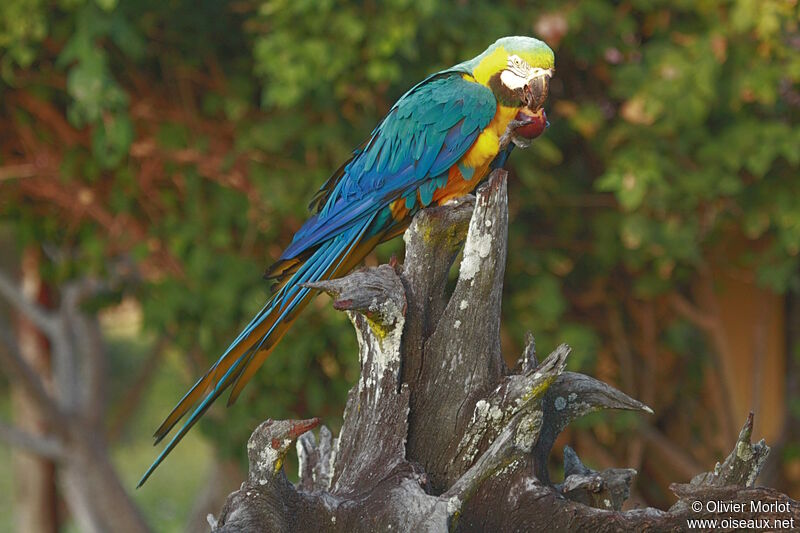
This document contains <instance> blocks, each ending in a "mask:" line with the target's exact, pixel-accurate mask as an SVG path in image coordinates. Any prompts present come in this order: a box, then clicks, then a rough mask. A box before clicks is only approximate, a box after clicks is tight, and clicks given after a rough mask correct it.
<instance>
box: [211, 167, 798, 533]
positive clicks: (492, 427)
mask: <svg viewBox="0 0 800 533" xmlns="http://www.w3.org/2000/svg"><path fill="white" fill-rule="evenodd" d="M506 230H507V198H506V173H505V172H504V171H495V172H493V173H492V175H491V176H490V178H489V180H488V182H487V183H486V184H485V185H484V186H482V187H481V188H480V189H479V190H478V193H477V198H476V199H472V198H467V199H462V200H461V201H459V202H455V203H453V204H450V205H445V206H441V207H437V208H434V209H428V210H424V211H422V212H421V213H419V214H418V215H417V216H416V217H415V219H414V222H413V223H412V224H411V226H410V227H409V229H408V231H407V232H406V234H405V236H404V240H405V242H406V252H407V253H406V261H405V264H404V265H403V266H402V268H401V269H397V270H399V271H400V274H398V273H397V272H396V270H395V269H394V268H392V267H391V266H388V265H382V266H380V267H377V268H367V269H363V270H360V271H357V272H354V273H352V274H350V275H348V276H346V277H344V278H341V279H338V280H329V281H324V282H318V283H313V284H309V285H308V286H309V287H312V288H314V289H318V290H322V291H326V292H328V293H329V294H331V295H332V296H333V298H334V307H335V308H336V309H339V310H342V311H345V312H347V314H348V316H349V318H350V320H351V322H352V323H353V326H354V328H355V330H356V336H357V339H358V346H359V361H360V364H361V376H360V378H359V381H358V384H357V385H356V386H354V387H353V388H352V389H351V391H350V394H349V395H348V399H347V405H346V408H345V413H344V423H343V426H342V430H341V432H340V434H339V437H338V438H336V439H334V438H333V437H332V435H331V433H330V431H328V430H327V428H325V427H322V428H320V430H319V437H318V438H315V437H314V435H313V434H312V433H311V432H308V433H305V434H303V435H299V433H301V432H302V430H307V429H308V428H310V427H311V426H312V425H313V424H314V423H315V421H314V420H311V421H270V422H269V423H265V424H262V425H261V426H259V428H258V429H257V430H256V431H255V432H254V434H253V438H252V439H251V442H250V444H249V446H248V449H249V453H250V459H251V467H250V476H249V477H248V480H247V481H245V483H243V485H242V487H241V489H240V490H239V491H236V492H234V493H233V494H231V495H230V496H229V498H228V501H227V503H226V505H225V507H224V508H223V511H222V513H221V515H220V518H219V520H214V519H213V517H212V518H211V519H210V523H211V524H212V527H213V528H214V531H228V532H230V531H256V530H258V531H301V532H302V531H308V532H313V533H321V532H334V531H347V532H372V531H415V532H416V531H425V532H445V531H464V532H470V531H525V530H547V531H576V530H579V531H588V530H591V531H594V530H597V531H621V530H623V531H625V530H636V531H682V530H684V529H685V528H686V519H687V518H688V517H691V518H704V517H706V516H704V515H703V513H700V514H699V515H698V514H694V515H693V514H692V513H691V512H690V511H687V509H686V507H685V503H686V501H690V498H707V497H711V496H714V497H716V496H719V495H724V496H725V497H726V498H727V499H729V500H731V501H745V500H747V501H749V499H752V498H753V497H755V496H756V495H758V496H760V497H765V498H766V497H770V498H773V499H778V500H780V501H786V502H788V504H789V505H790V506H791V512H790V514H789V516H790V517H791V516H796V515H798V513H800V507H798V505H797V502H794V501H793V500H790V499H789V498H788V497H786V496H785V495H781V494H778V493H777V492H775V491H771V490H770V489H756V488H742V485H748V486H749V485H752V482H753V480H754V479H755V477H756V476H757V475H758V472H759V471H760V468H761V465H762V464H763V459H764V457H766V453H767V452H768V448H767V447H766V445H764V444H763V443H758V444H756V445H751V444H750V440H749V439H750V430H751V429H752V425H751V421H750V422H749V423H748V424H750V425H748V424H746V425H745V429H744V430H743V431H742V434H741V435H740V438H739V442H737V445H736V447H735V450H734V452H733V454H732V456H731V457H729V458H728V460H726V461H725V462H724V463H723V464H722V465H720V466H719V467H718V468H717V469H716V470H715V472H714V473H713V474H707V475H705V476H702V477H696V478H695V480H693V481H692V483H691V484H687V485H675V486H674V490H675V492H676V494H678V496H679V497H680V498H681V501H680V502H679V503H678V504H676V506H675V507H673V508H672V509H671V510H670V511H668V512H667V511H660V510H657V509H635V510H631V511H625V512H623V511H620V510H619V509H620V508H621V506H622V503H623V502H624V500H625V498H626V497H627V496H628V493H629V490H630V484H631V482H632V480H633V477H634V475H635V473H636V472H635V471H634V470H632V469H624V468H618V469H615V468H611V469H607V470H604V471H601V472H595V471H593V470H590V469H588V468H587V467H585V466H584V465H583V463H581V461H580V459H579V458H578V456H577V454H575V453H574V452H573V451H572V450H571V449H569V448H567V449H566V450H565V462H566V464H565V473H566V479H565V480H564V482H563V483H561V484H559V485H557V486H553V485H552V484H551V483H550V481H549V475H548V471H547V463H548V458H549V455H550V451H551V448H552V446H553V444H554V442H555V440H556V438H557V437H558V435H559V434H560V432H561V431H562V430H563V429H564V428H565V427H567V425H568V424H570V422H572V420H574V419H575V418H577V417H580V416H583V415H584V414H586V413H589V412H592V411H596V410H599V409H629V410H638V411H644V412H649V413H652V411H651V410H650V408H649V407H647V406H646V405H644V404H642V403H641V402H639V401H637V400H635V399H633V398H630V397H629V396H627V395H625V394H623V393H622V392H620V391H618V390H616V389H615V388H613V387H611V386H610V385H608V384H606V383H603V382H601V381H599V380H596V379H594V378H591V377H589V376H585V375H583V374H578V373H574V372H567V371H565V367H566V360H567V357H568V354H569V351H570V349H569V347H567V346H566V345H561V346H559V347H557V348H556V349H555V350H554V351H553V352H552V353H551V354H550V355H549V356H548V357H546V358H545V359H544V360H543V361H542V362H541V363H539V362H538V359H537V357H536V349H535V343H534V340H533V337H532V335H531V336H529V337H528V338H527V339H526V349H525V351H524V353H523V355H522V357H521V359H520V362H519V364H518V365H517V368H516V369H515V370H512V369H509V368H507V366H506V365H505V363H504V362H503V359H502V357H501V354H500V341H499V327H500V306H501V295H502V286H503V271H504V266H505V257H506V238H507V235H506ZM464 241H466V242H465V244H464V258H463V260H462V261H461V264H460V268H459V276H458V281H457V282H456V285H455V289H454V290H453V292H452V294H450V295H448V294H447V290H446V287H447V282H448V272H449V270H450V268H451V265H452V264H453V261H454V260H455V258H456V256H457V254H458V251H459V250H460V247H461V244H462V242H464ZM748 428H750V429H748ZM298 436H299V439H298V442H297V451H298V456H299V463H300V480H299V482H298V483H297V485H296V486H295V485H292V484H291V483H289V482H288V480H287V478H286V476H285V474H284V471H283V466H282V465H283V460H282V458H283V456H284V454H285V453H286V452H287V450H288V448H289V446H291V443H292V442H293V441H294V439H296V438H298ZM681 502H683V505H682V504H681ZM706 514H707V513H706ZM752 516H754V517H755V516H761V517H766V516H768V513H760V514H759V513H756V514H753V515H752ZM745 518H747V517H745ZM798 523H800V519H798Z"/></svg>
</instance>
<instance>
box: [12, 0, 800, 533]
mask: <svg viewBox="0 0 800 533" xmlns="http://www.w3.org/2000/svg"><path fill="white" fill-rule="evenodd" d="M512 34H524V35H532V36H537V37H539V38H541V39H543V40H544V41H546V42H547V43H548V44H549V45H550V46H551V47H552V48H553V49H554V50H555V52H556V66H557V72H556V78H555V80H554V82H553V86H552V95H551V99H550V103H549V104H548V108H547V109H548V114H549V115H548V116H549V118H550V121H551V124H552V126H551V128H550V129H549V130H548V131H547V133H546V135H544V136H543V137H541V138H539V139H537V140H536V142H535V143H534V144H533V146H532V147H531V148H530V149H529V150H528V151H526V152H517V153H515V154H514V156H513V157H512V158H511V161H510V165H509V166H510V169H511V174H512V179H511V182H510V183H509V194H510V202H511V205H510V209H511V214H510V215H511V230H510V231H511V236H510V239H511V246H510V252H509V258H508V269H507V274H506V288H505V303H504V330H503V342H504V347H505V350H506V353H507V355H508V357H509V360H513V359H515V358H516V355H517V354H518V353H519V352H520V351H521V348H522V341H523V336H524V331H525V330H527V329H531V330H533V331H534V333H535V334H536V338H537V345H538V347H539V351H540V352H542V353H546V352H548V351H549V350H551V349H552V348H554V347H555V346H556V344H557V343H559V342H568V343H570V344H571V345H572V346H573V348H574V357H573V358H572V360H571V364H572V365H573V367H574V368H580V369H581V370H582V371H583V372H586V373H588V374H593V375H595V376H597V377H599V378H602V379H604V380H607V381H609V382H610V383H614V384H616V385H617V386H619V388H621V389H622V390H623V391H625V392H627V393H628V394H631V395H632V396H634V397H636V398H639V399H641V400H643V401H645V402H646V403H648V404H649V405H650V406H651V407H653V409H654V410H655V413H656V414H655V416H653V417H650V418H645V419H643V418H641V417H638V416H629V415H626V414H615V415H608V414H603V415H602V416H598V417H587V418H586V419H584V420H583V422H582V425H581V427H580V428H579V429H573V430H571V432H568V433H567V434H566V435H565V436H564V437H563V440H564V441H565V442H569V443H570V444H571V445H573V446H574V447H576V449H577V451H578V452H579V454H580V455H581V457H583V458H585V459H587V462H589V463H591V464H592V466H596V467H599V466H609V465H612V464H614V465H617V466H628V467H633V468H636V469H637V470H639V472H640V476H639V478H638V480H637V482H636V483H635V485H634V498H633V499H632V502H633V504H650V505H656V506H661V507H664V506H668V505H669V504H670V503H671V502H672V499H671V498H672V497H671V494H670V492H669V491H668V489H667V486H668V484H669V482H672V481H682V482H683V481H687V480H688V479H689V478H690V477H691V475H693V474H695V473H698V472H700V471H703V470H708V469H709V467H710V466H712V465H713V464H714V461H716V460H717V459H719V458H720V457H722V456H723V455H724V454H725V453H727V450H728V446H729V444H730V442H732V441H733V439H734V436H735V434H736V432H737V431H738V428H739V427H740V425H741V424H742V423H743V422H744V418H745V416H746V413H747V412H748V411H749V410H751V409H753V410H755V412H756V433H757V434H758V436H759V437H761V436H763V437H765V438H767V440H768V442H769V443H770V444H772V445H775V448H774V451H773V454H772V455H771V464H770V466H769V468H768V469H767V471H766V472H765V474H764V475H763V477H762V482H764V484H771V485H773V486H775V487H776V488H779V489H781V490H782V491H785V492H788V493H789V494H790V495H793V496H794V497H795V498H796V497H798V495H800V492H799V489H800V440H798V435H799V434H800V430H798V427H800V397H798V391H799V390H800V331H799V330H800V305H798V296H797V292H798V290H799V289H800V276H799V274H800V255H798V254H799V253H800V179H798V169H799V168H800V123H798V117H800V83H799V82H800V32H799V31H798V7H797V2H796V0H729V1H722V0H703V1H681V0H678V1H673V2H664V1H650V0H648V1H643V0H621V1H615V2H611V1H607V0H582V1H567V2H562V1H555V0H545V1H542V2H536V3H535V6H534V5H529V3H528V2H519V1H505V2H490V1H488V0H475V1H473V0H463V1H458V2H454V3H453V2H445V1H440V0H392V1H388V2H371V1H365V2H345V1H337V0H314V1H310V0H264V1H258V0H236V1H231V2H220V1H218V0H195V1H187V0H170V1H167V2H163V1H155V0H127V1H124V0H50V1H48V0H4V1H3V2H0V259H1V260H0V268H2V272H3V275H4V276H6V277H7V278H9V279H14V280H15V282H16V283H18V284H20V283H21V286H22V288H23V290H24V291H23V292H25V293H26V294H28V295H29V297H31V298H33V299H34V300H36V301H38V302H39V305H40V306H41V307H43V308H49V309H55V308H58V307H59V305H61V302H62V300H63V298H64V287H66V286H68V284H69V283H72V282H74V281H75V280H86V279H92V280H106V281H108V280H115V281H114V282H113V283H110V284H109V285H108V288H107V289H106V290H103V291H101V292H99V293H93V294H92V295H91V297H89V298H87V299H86V301H84V302H83V307H82V309H83V313H85V314H86V315H87V316H91V317H99V324H100V327H101V328H102V331H103V338H104V348H103V353H104V354H105V358H106V361H107V363H106V366H105V372H106V374H105V378H104V382H105V386H106V388H107V392H108V393H107V395H106V398H107V405H106V411H105V415H104V420H103V427H104V428H105V432H106V435H105V440H106V441H107V444H108V449H109V450H110V456H111V459H112V460H113V464H114V465H115V467H116V470H117V471H118V473H119V476H120V478H121V483H122V486H124V487H125V488H126V489H127V490H130V493H131V498H133V501H134V502H135V505H136V506H138V507H139V508H140V509H141V511H142V513H143V514H144V516H145V519H146V521H147V522H148V523H149V524H150V526H152V527H153V528H154V529H156V530H158V531H182V530H183V529H184V527H186V524H187V523H190V522H189V521H190V520H195V521H196V520H198V519H199V520H201V521H202V520H204V517H205V514H206V513H208V512H216V511H217V510H218V509H219V505H220V502H221V500H220V498H223V497H224V496H225V495H226V494H227V492H228V491H229V490H232V489H233V488H235V487H237V486H238V484H239V481H240V479H241V476H242V475H243V474H242V473H241V470H240V468H241V465H242V461H243V460H244V453H243V452H244V443H245V440H246V438H247V437H248V436H249V434H250V432H251V430H252V429H253V428H254V427H255V426H256V424H257V423H258V422H260V421H261V420H263V419H265V418H268V417H273V418H282V417H292V416H293V417H309V416H320V417H322V418H323V420H324V422H325V423H326V424H328V425H329V426H332V427H334V428H338V427H339V425H340V417H341V412H342V407H343V402H344V399H345V394H346V391H347V389H348V388H349V386H350V385H351V384H353V383H354V382H355V381H356V379H357V376H358V361H357V357H356V351H355V340H354V335H353V333H352V330H351V328H350V327H349V326H348V325H347V324H346V319H345V317H344V316H342V315H340V314H337V313H335V312H333V311H332V310H331V309H329V307H330V306H329V300H328V299H327V298H326V297H322V298H318V299H317V300H316V301H315V304H313V305H311V306H310V307H309V309H308V310H307V311H306V312H305V313H304V316H303V317H302V318H301V319H300V320H299V321H298V323H297V324H296V326H295V327H294V328H293V331H292V332H290V334H289V335H288V336H287V338H286V339H285V340H284V341H283V342H282V343H281V344H280V346H279V347H278V349H277V350H276V351H275V353H274V355H273V356H272V357H271V358H270V359H269V360H268V362H267V363H266V364H265V366H264V368H263V369H262V370H261V372H260V373H259V374H258V376H257V378H256V379H254V380H253V383H252V384H251V385H250V386H249V387H248V388H247V389H246V391H245V393H244V394H243V397H242V398H241V399H240V400H239V402H238V404H237V405H236V406H234V407H233V408H230V409H224V408H223V407H222V406H217V408H215V409H214V410H212V412H210V413H209V415H208V416H206V419H205V420H204V421H203V422H202V423H201V424H200V425H199V429H198V430H195V431H194V432H193V433H194V435H190V437H189V438H187V439H186V441H184V443H183V444H182V445H181V446H180V447H179V448H178V449H177V450H176V452H175V453H174V454H173V455H171V456H170V458H169V459H168V460H167V461H166V463H165V464H164V465H163V466H162V467H161V468H160V469H159V470H158V471H157V472H156V474H155V475H154V477H153V478H152V479H151V481H150V482H149V483H148V484H147V485H145V487H144V488H143V489H141V490H139V491H135V492H134V491H133V490H132V489H133V487H134V486H135V483H136V480H137V479H138V476H139V475H140V474H141V473H142V472H143V470H144V469H145V468H146V467H147V465H148V464H149V463H150V461H151V460H152V459H153V458H154V455H155V452H156V450H155V449H153V448H151V447H150V446H149V444H150V439H149V435H150V434H151V432H152V431H153V430H154V429H155V428H156V426H157V425H158V423H159V422H160V420H161V419H162V417H163V416H164V415H165V414H166V413H167V412H168V410H169V409H170V408H171V407H172V405H173V404H174V402H175V401H177V400H178V399H179V398H180V396H181V395H182V394H183V393H184V392H185V390H186V389H187V388H188V387H189V386H190V385H191V384H192V383H193V381H194V380H195V379H196V378H197V377H198V376H199V375H201V373H202V372H204V371H205V369H206V368H207V367H208V365H209V364H210V363H211V362H213V360H215V359H216V358H217V356H218V354H219V353H220V352H221V350H222V349H223V348H224V347H225V346H226V345H227V344H228V342H229V341H230V340H231V339H232V338H233V336H235V334H236V333H237V332H238V328H239V327H240V326H241V325H242V324H243V323H245V321H246V320H248V319H249V318H250V316H251V315H252V314H253V313H254V312H255V311H256V310H257V309H258V308H259V307H260V306H261V305H262V303H263V301H264V300H265V298H266V297H267V295H268V294H269V292H268V291H269V287H268V286H267V284H266V283H265V282H264V281H263V280H262V279H261V276H260V274H261V272H262V271H263V269H264V268H265V267H266V266H267V265H269V264H270V263H271V262H272V261H274V260H275V259H276V258H277V257H278V256H279V254H280V252H281V250H282V247H283V246H285V245H287V244H288V242H289V241H290V238H291V235H292V233H293V232H294V231H295V230H297V229H298V228H299V226H300V225H301V224H302V222H303V220H304V217H305V214H306V211H305V206H306V204H307V201H308V200H309V199H310V197H311V196H312V194H313V193H314V192H315V191H316V188H317V187H318V186H319V185H320V184H321V183H322V182H323V181H324V180H325V178H326V177H327V176H328V175H329V174H330V173H331V172H332V171H333V170H334V169H335V168H337V167H338V165H339V164H340V163H341V161H343V160H344V159H345V158H346V157H347V156H348V154H349V153H350V151H351V150H352V149H353V148H354V147H355V146H357V145H358V144H359V143H360V141H361V140H363V138H365V136H366V135H367V134H368V133H369V132H370V131H371V129H372V128H373V127H374V126H375V124H376V123H377V121H378V120H379V119H380V117H381V116H382V115H383V114H384V113H385V112H386V111H387V110H388V109H389V107H390V106H391V104H392V103H393V102H394V101H395V99H396V98H398V97H399V96H400V95H401V94H402V93H403V92H404V91H406V90H407V89H408V88H409V87H410V86H412V85H413V84H414V83H416V82H417V81H419V80H421V79H422V78H424V77H425V76H426V75H427V74H429V73H431V72H433V71H436V70H439V69H442V68H445V67H447V66H450V65H452V64H454V63H457V62H460V61H462V60H464V59H467V58H470V57H472V56H474V55H475V54H477V53H478V52H480V51H481V50H483V49H484V48H485V47H486V46H487V45H489V44H490V43H491V42H493V41H494V40H495V39H496V38H498V37H501V36H503V35H512ZM392 253H398V254H401V253H402V243H401V242H395V243H391V244H388V245H385V246H384V247H382V248H380V249H379V250H378V251H377V252H376V254H374V255H372V256H370V257H369V258H368V260H367V261H368V263H370V264H377V263H378V262H380V261H385V260H386V259H388V257H389V256H390V255H391V254H392ZM120 265H125V268H124V270H125V272H126V274H125V275H120V268H121V267H120ZM0 311H2V309H0ZM7 311H9V312H8V313H5V312H4V314H2V315H0V316H2V317H4V318H2V320H0V326H2V328H4V329H5V330H6V332H9V333H11V334H13V336H15V337H16V339H17V343H18V344H19V346H20V351H21V352H23V355H25V352H26V351H27V353H28V356H26V357H28V361H29V362H30V363H31V366H32V368H35V369H36V370H37V372H38V373H39V374H40V377H41V378H42V380H43V381H44V382H45V383H48V382H49V381H50V373H51V371H52V370H51V366H52V365H53V364H54V361H53V357H54V355H53V354H51V353H50V346H48V344H47V343H45V342H38V344H37V343H36V342H34V343H33V345H31V343H30V342H28V343H27V344H26V345H25V346H27V348H26V349H25V350H23V349H22V348H23V344H24V343H23V341H24V339H25V338H28V339H30V338H33V339H34V340H35V339H36V332H35V330H34V331H33V333H31V331H30V329H31V325H30V324H27V325H26V324H25V323H24V321H22V320H19V319H17V318H15V317H16V316H17V315H16V314H15V313H14V312H13V309H11V310H7ZM9 337H10V335H6V336H5V337H2V338H0V339H6V340H7V341H8V340H10V339H9ZM0 344H2V343H0ZM6 349H10V348H9V347H8V346H6ZM0 379H3V380H4V381H2V382H0V413H1V414H2V420H3V424H4V427H6V428H8V427H11V426H10V425H11V424H14V425H15V426H18V427H20V428H27V430H28V431H29V432H32V433H40V434H47V432H48V426H47V423H46V421H42V420H39V418H37V414H36V412H35V408H34V407H33V406H31V405H29V402H26V399H25V398H26V396H25V392H24V391H22V392H20V391H19V390H16V389H17V388H18V378H17V377H15V375H14V374H13V373H11V372H9V373H8V374H0ZM31 409H33V411H31ZM557 448H558V446H557ZM0 454H1V455H2V460H0V517H2V518H0V530H9V531H11V530H18V531H23V530H24V529H22V526H20V524H23V523H25V522H24V520H25V518H24V517H25V516H26V515H27V516H28V519H29V520H30V519H32V518H31V517H38V518H39V520H42V517H43V516H49V517H50V518H49V519H48V520H49V521H48V520H44V521H43V524H44V525H42V524H40V526H39V527H40V528H42V529H50V530H55V529H62V530H63V529H66V530H75V529H76V528H78V526H77V525H76V522H75V521H74V516H73V515H72V512H71V510H70V509H71V508H70V505H69V504H68V503H67V504H65V503H64V501H63V500H64V495H63V485H59V483H58V478H59V475H58V472H59V470H58V468H57V467H56V466H54V464H53V463H51V462H50V461H49V460H39V459H35V458H33V456H31V455H29V454H26V453H21V452H13V458H12V450H11V449H9V448H7V447H2V448H0ZM12 465H13V466H12ZM32 465H33V466H32ZM37 465H38V466H37ZM12 471H13V473H12ZM34 471H36V472H38V474H37V475H36V476H34V475H32V474H31V472H34ZM557 475H558V474H556V476H557ZM15 516H16V522H15V518H14V517H15ZM15 523H16V524H17V525H16V526H15V525H14V524H15ZM191 524H197V522H191ZM192 527H199V526H196V525H195V526H192V525H190V526H189V528H190V529H191V528H192ZM28 531H30V530H28Z"/></svg>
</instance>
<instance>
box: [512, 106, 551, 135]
mask: <svg viewBox="0 0 800 533" xmlns="http://www.w3.org/2000/svg"><path fill="white" fill-rule="evenodd" d="M515 119H516V120H519V121H520V122H524V124H523V125H522V126H519V127H518V128H517V129H515V130H514V133H516V134H517V135H519V136H520V137H525V138H526V139H535V138H536V137H538V136H539V135H541V134H542V132H543V131H544V129H545V128H546V127H547V115H545V113H544V109H539V110H538V111H536V112H535V113H531V112H530V111H529V110H528V109H525V108H523V109H521V110H520V111H519V112H518V113H517V116H516V117H515Z"/></svg>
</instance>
